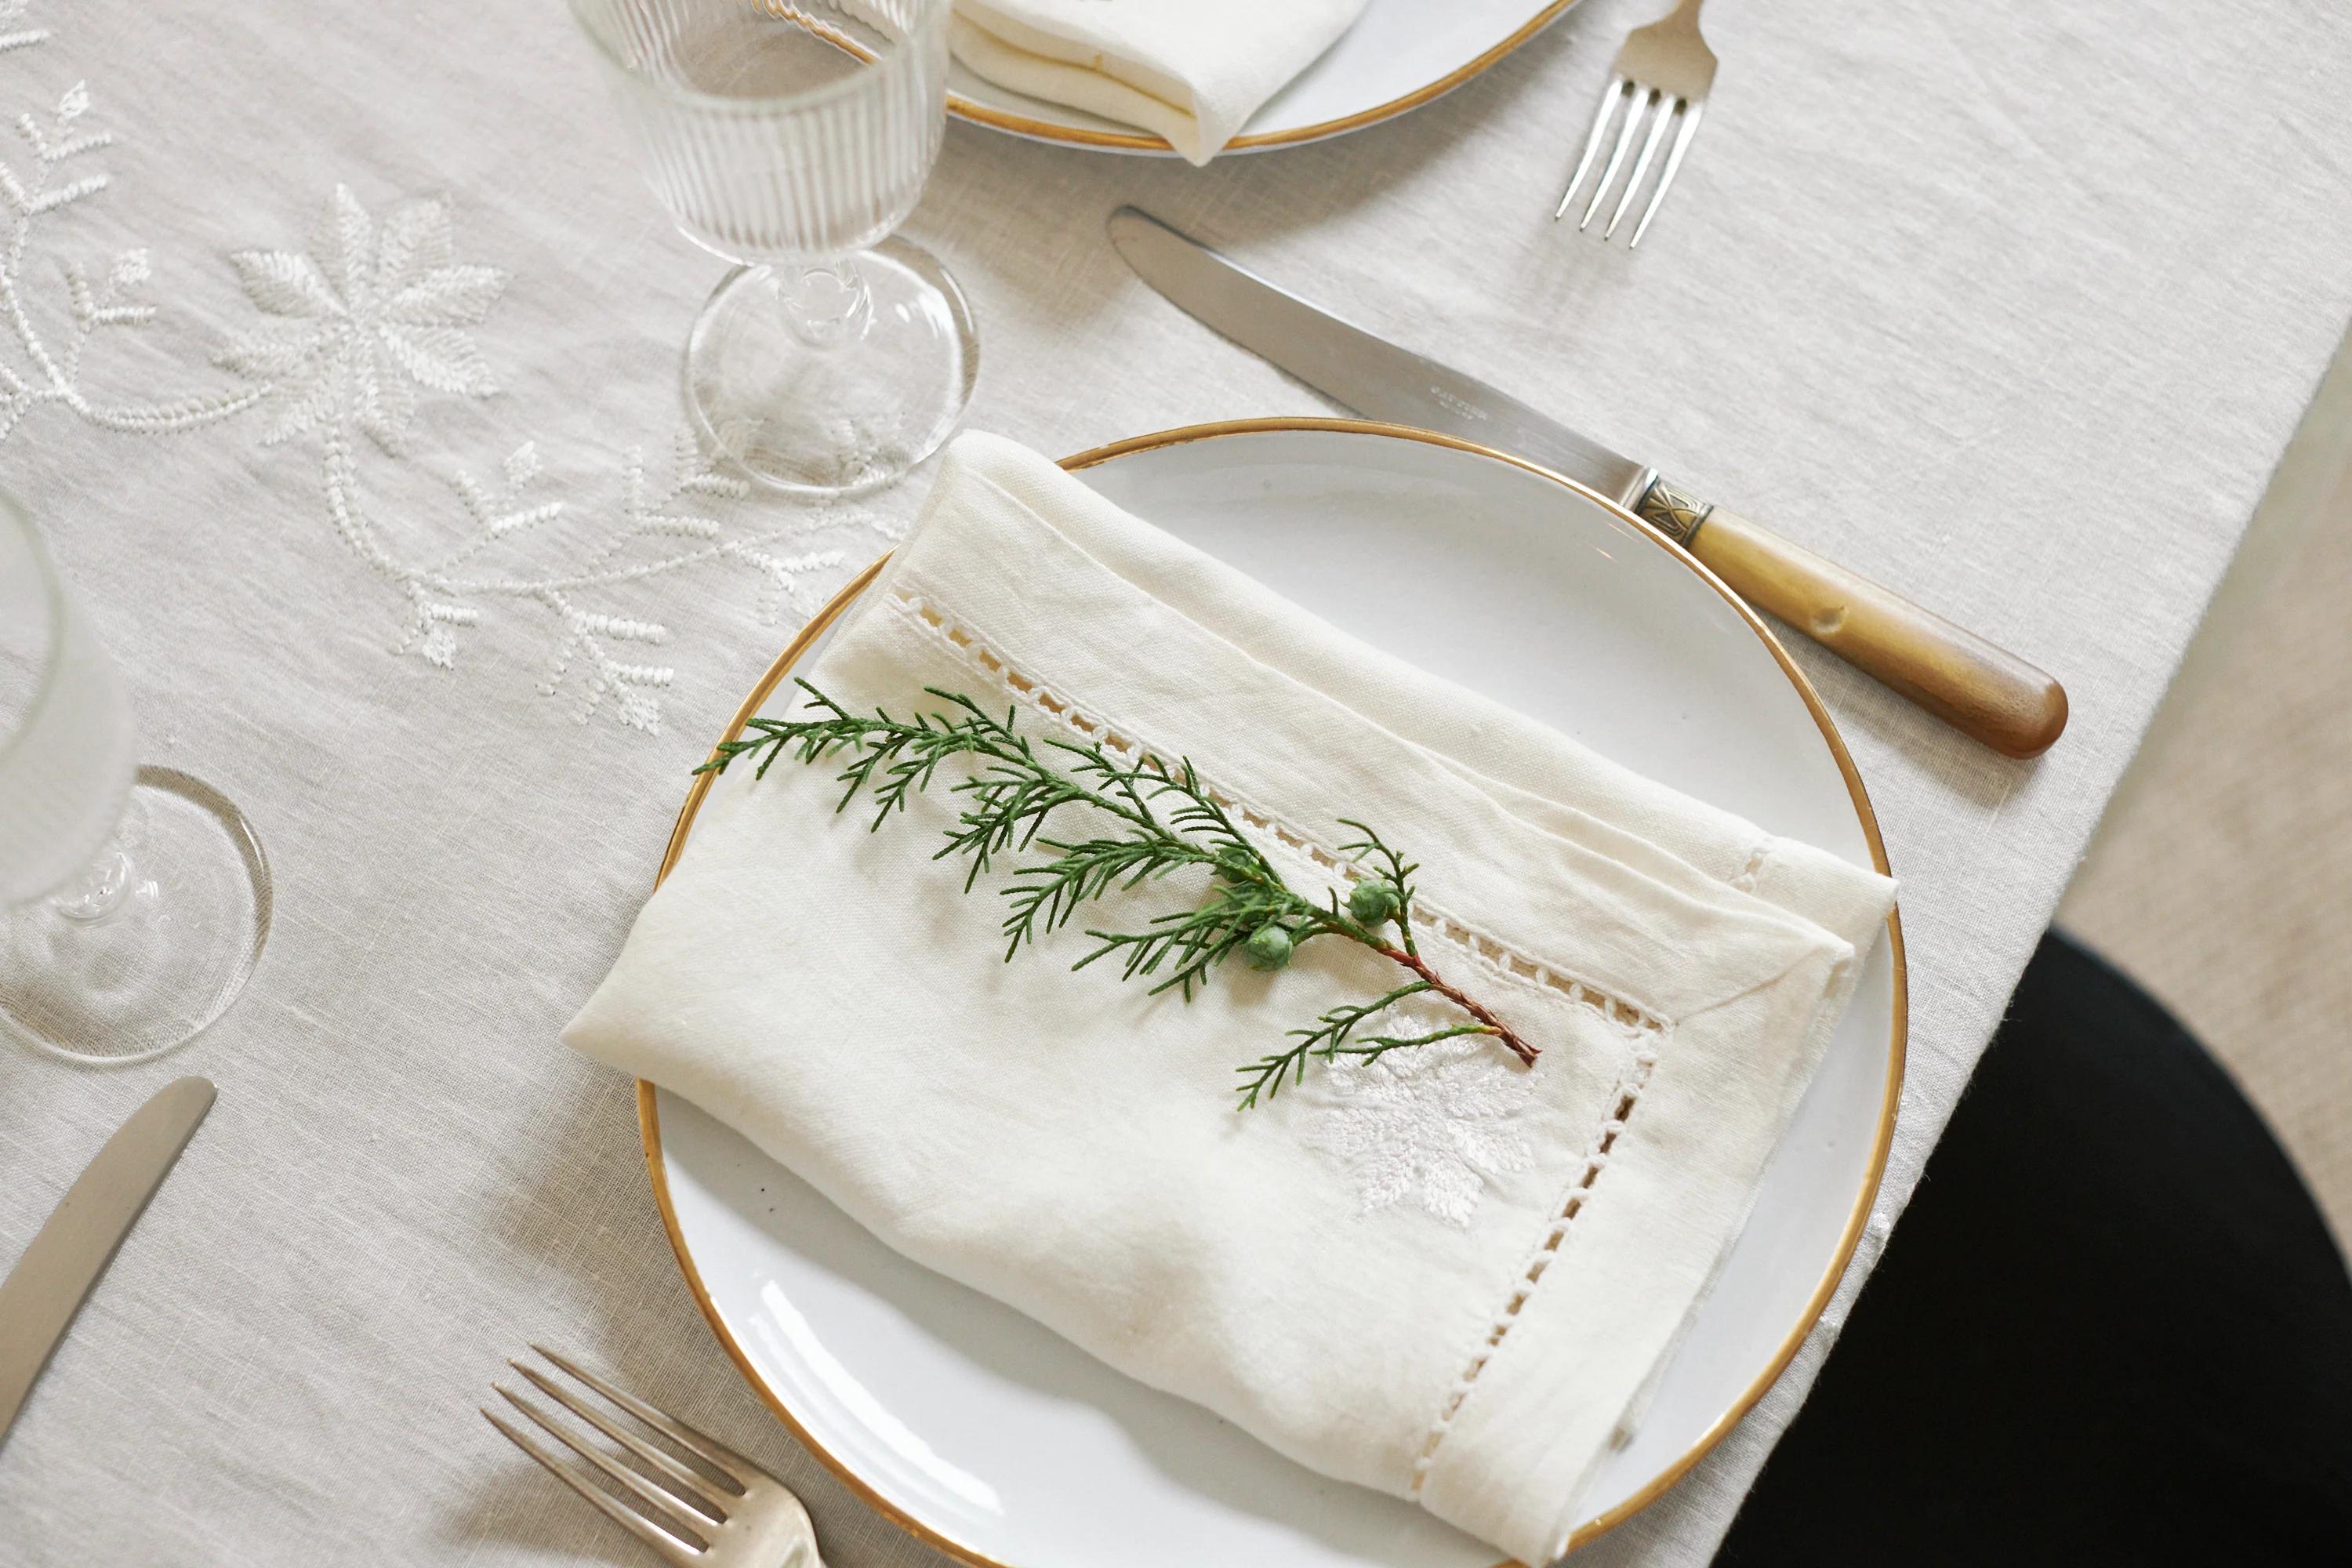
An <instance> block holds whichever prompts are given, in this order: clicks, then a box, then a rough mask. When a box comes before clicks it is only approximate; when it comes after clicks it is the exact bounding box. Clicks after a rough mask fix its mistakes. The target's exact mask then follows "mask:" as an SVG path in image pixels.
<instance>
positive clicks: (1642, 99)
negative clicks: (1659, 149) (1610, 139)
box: [1576, 82, 1658, 230]
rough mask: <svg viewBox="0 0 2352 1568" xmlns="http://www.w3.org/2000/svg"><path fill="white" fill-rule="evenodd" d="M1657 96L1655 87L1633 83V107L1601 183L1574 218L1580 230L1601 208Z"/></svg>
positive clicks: (1602, 174)
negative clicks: (1578, 215) (1604, 197)
mask: <svg viewBox="0 0 2352 1568" xmlns="http://www.w3.org/2000/svg"><path fill="white" fill-rule="evenodd" d="M1657 96H1658V92H1657V89H1654V88H1647V87H1643V85H1642V84H1641V83H1639V82H1635V83H1634V84H1633V108H1632V109H1630V110H1626V112H1625V128H1624V129H1623V130H1622V131H1620V132H1618V133H1617V145H1616V146H1615V147H1614V148H1613V149H1612V150H1611V152H1610V153H1609V166H1608V167H1607V168H1605V169H1603V170H1601V183H1600V184H1597V185H1595V186H1593V187H1592V200H1591V203H1590V204H1588V205H1586V207H1585V209H1584V216H1582V217H1580V218H1579V219H1577V220H1576V226H1577V228H1578V229H1579V230H1582V229H1583V228H1584V226H1586V225H1587V224H1590V223H1591V221H1592V215H1593V214H1594V213H1596V212H1598V211H1600V210H1601V198H1602V197H1603V196H1606V195H1608V194H1609V187H1610V186H1611V185H1612V184H1615V183H1616V181H1617V171H1618V170H1619V169H1621V168H1622V167H1624V165H1625V154H1626V153H1628V152H1629V151H1631V150H1632V148H1633V138H1634V136H1635V134H1636V133H1637V132H1640V130H1641V128H1642V116H1643V114H1644V113H1646V112H1648V110H1649V107H1650V100H1652V99H1654V98H1655V97H1657Z"/></svg>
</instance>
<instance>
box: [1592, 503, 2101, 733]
mask: <svg viewBox="0 0 2352 1568" xmlns="http://www.w3.org/2000/svg"><path fill="white" fill-rule="evenodd" d="M1636 510H1638V511H1639V512H1640V513H1641V515H1642V516H1643V518H1644V519H1646V520H1648V521H1650V522H1652V523H1653V524H1654V525H1656V526H1657V527H1658V528H1659V529H1660V530H1661V531H1664V533H1666V534H1667V535H1668V536H1669V537H1672V538H1674V539H1675V542H1678V543H1680V544H1681V545H1682V546H1683V547H1684V548H1685V549H1686V550H1688V551H1689V552H1691V553H1692V554H1694V555H1696V556H1697V557H1698V558H1699V560H1700V561H1701V562H1702V563H1705V564H1706V566H1707V567H1708V568H1709V569H1710V570H1712V571H1713V572H1714V573H1715V574H1716V575H1717V576H1718V577H1720V578H1722V579H1723V582H1724V585H1725V586H1727V587H1728V588H1729V589H1730V590H1731V591H1732V592H1733V593H1735V594H1738V595H1739V596H1740V597H1741V598H1743V599H1746V600H1747V601H1748V603H1749V604H1751V605H1755V606H1756V607H1757V608H1758V609H1759V610H1763V611H1766V612H1768V613H1769V614H1770V615H1772V616H1777V617H1778V618H1780V620H1783V621H1786V622H1787V623H1788V624H1789V625H1790V626H1794V627H1795V628H1796V629H1797V630H1799V631H1801V632H1802V633H1804V634H1805V635H1806V636H1807V637H1811V638H1812V639H1813V641H1815V642H1817V643H1819V644H1821V645H1822V647H1825V648H1828V649H1829V650H1830V651H1831V652H1832V653H1834V654H1836V655H1837V656H1838V657H1839V658H1843V659H1844V660H1845V661H1846V662H1847V663H1848V664H1851V665H1853V667H1854V668H1857V669H1859V670H1861V671H1862V672H1863V673H1864V674H1865V675H1868V676H1870V677H1872V678H1873V679H1876V680H1878V681H1881V682H1883V683H1884V684H1885V685H1886V686H1888V687H1891V688H1893V689H1895V690H1896V691H1899V692H1901V693H1902V694H1903V695H1904V696H1906V697H1907V698H1909V699H1910V700H1912V701H1914V702H1916V703H1917V704H1918V705H1919V706H1920V707H1922V708H1925V709H1926V710H1927V711H1928V712H1930V713H1933V714H1935V715H1936V716H1937V718H1939V719H1941V720H1943V721H1945V722H1946V723H1948V724H1950V725H1951V726H1952V727H1953V728H1955V729H1957V730H1958V731H1960V732H1961V733H1963V734H1965V735H1968V736H1969V737H1970V738H1972V739H1974V740H1977V741H1980V742H1983V743H1984V744H1986V745H1988V746H1990V747H1991V748H1992V749H1993V750H1994V751H1996V752H2000V753H2001V754H2002V755H2004V756H2011V757H2038V756H2040V755H2041V754H2042V752H2046V751H2048V750H2049V749H2050V747H2051V745H2052V743H2053V742H2055V741H2056V740H2057V739H2058V737H2059V735H2060V734H2061V733H2062V732H2063V731H2064V730H2065V728H2066V689H2065V688H2064V687H2063V686H2061V685H2059V684H2058V682H2057V681H2055V680H2054V679H2051V677H2050V676H2048V675H2047V674H2045V673H2043V672H2042V670H2039V669H2036V668H2034V667H2033V666H2032V665H2030V664H2028V663H2026V662H2025V661H2024V660H2023V659H2021V658H2018V657H2017V656H2016V655H2015V654H2013V653H2010V652H2008V651H2007V650H2006V649H2003V648H2000V647H1994V646H1993V645H1992V644H1991V643H1989V642H1987V641H1985V639H1984V638H1982V637H1978V636H1977V635H1976V634H1975V633H1974V632H1970V631H1966V630H1963V629H1962V628H1960V627H1958V626H1954V625H1953V624H1952V623H1951V622H1949V621H1948V620H1946V619H1944V618H1943V617H1942V616H1938V615H1936V614H1934V613H1932V612H1930V611H1927V610H1924V609H1921V608H1920V607H1919V606H1918V605H1915V604H1913V603H1912V602H1911V601H1910V600H1908V599H1906V598H1904V597H1902V596H1901V595H1897V594H1894V593H1891V592H1889V591H1888V590H1886V589H1885V588H1883V587H1881V586H1879V585H1878V584H1875V583H1873V582H1871V581H1870V580H1869V579H1868V578H1866V577H1861V576H1857V575H1856V574H1853V573H1852V572H1849V571H1847V570H1846V569H1845V568H1844V567H1843V566H1840V565H1839V564H1837V563H1835V562H1833V561H1828V560H1824V559H1823V558H1822V557H1821V556H1819V555H1816V554H1814V553H1813V552H1811V551H1810V550H1807V549H1806V548H1805V547H1804V546H1802V545H1801V544H1796V543H1792V542H1790V541H1788V540H1786V539H1783V538H1781V537H1780V535H1779V534H1777V533H1774V532H1772V531H1770V530H1769V529H1766V528H1762V527H1759V525H1758V524H1756V523H1753V522H1750V521H1748V519H1746V518H1744V517H1741V516H1739V515H1738V513H1737V512H1732V511H1727V510H1724V509H1723V508H1721V507H1717V506H1709V505H1707V504H1706V502H1704V501H1699V500H1694V499H1693V498H1691V497H1690V496H1689V495H1687V494H1686V493H1685V492H1683V491H1682V490H1680V489H1678V488H1676V487H1675V486H1672V485H1670V484H1668V483H1666V482H1665V481H1664V480H1659V481H1657V482H1656V483H1654V484H1652V485H1651V486H1650V487H1649V489H1648V491H1647V493H1645V494H1644V495H1643V497H1642V499H1641V503H1640V504H1639V506H1638V507H1637V508H1636Z"/></svg>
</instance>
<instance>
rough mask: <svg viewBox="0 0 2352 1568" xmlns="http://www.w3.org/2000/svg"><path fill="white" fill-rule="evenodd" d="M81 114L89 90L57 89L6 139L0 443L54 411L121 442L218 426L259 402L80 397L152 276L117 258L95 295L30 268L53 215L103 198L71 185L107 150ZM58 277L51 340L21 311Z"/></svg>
mask: <svg viewBox="0 0 2352 1568" xmlns="http://www.w3.org/2000/svg"><path fill="white" fill-rule="evenodd" d="M25 14H26V7H25V6H24V5H22V4H18V3H13V0H10V3H0V27H7V26H11V25H12V24H14V23H16V22H18V21H20V20H22V19H23V17H24V16H25ZM48 37H49V34H48V30H47V28H40V27H36V28H28V29H21V30H16V31H10V32H0V53H5V52H7V51H9V50H12V49H20V48H29V47H33V46H35V45H37V44H41V43H44V42H46V41H47V39H48ZM90 109H91V99H90V93H89V88H88V87H87V86H86V85H84V84H83V83H80V82H76V83H75V84H74V85H73V86H72V87H70V88H68V89H66V91H65V94H64V95H63V96H62V97H61V98H59V99H58V102H57V107H56V108H55V110H52V111H51V116H50V121H49V124H48V127H47V129H46V130H45V129H43V127H42V124H41V121H40V120H39V118H38V117H37V116H36V115H34V114H29V113H27V114H20V115H18V116H17V117H16V134H17V135H18V136H19V137H20V138H22V140H23V141H24V142H25V144H26V146H27V147H29V148H30V149H31V150H32V153H33V159H32V162H31V163H29V164H26V165H25V166H24V172H23V173H22V174H19V173H18V171H17V169H16V168H13V167H11V166H9V165H8V164H6V163H0V200H5V204H6V214H5V221H0V441H5V440H6V439H7V438H8V437H10V436H11V435H13V434H15V433H16V426H19V425H20V424H22V423H23V422H24V421H25V420H26V418H27V417H29V416H31V415H32V414H33V413H34V412H35V411H36V410H37V409H40V408H44V407H49V406H55V407H59V408H63V409H65V410H66V411H68V413H70V414H72V415H73V416H75V417H77V418H79V419H80V420H81V421H83V422H84V423H85V424H89V425H93V426H98V427H99V428H100V429H104V430H116V431H121V432H124V433H126V434H134V435H146V436H160V435H166V434H170V433H173V432H175V431H181V430H190V429H194V427H195V426H199V425H209V424H212V423H213V422H215V421H216V420H220V419H226V418H227V417H228V416H231V415H233V414H236V412H238V411H239V410H240V409H244V408H247V407H250V406H251V405H253V404H255V403H256V402H257V401H259V399H260V396H261V394H260V392H259V391H258V390H257V389H254V388H250V387H247V388H239V389H234V390H230V391H226V392H222V393H215V394H213V395H209V396H188V395H178V396H164V397H160V398H158V399H157V400H156V401H153V402H144V403H131V404H112V405H110V404H102V403H99V402H96V401H95V400H93V399H92V398H91V397H90V396H89V395H87V394H86V393H84V392H83V390H82V362H83V358H84V356H85V353H86V352H87V351H88V350H89V346H90V343H91V342H92V340H93V339H94V338H95V337H96V336H97V334H98V333H100V331H104V330H106V329H109V328H123V327H138V326H142V325H144V324H145V323H147V322H148V321H152V320H153V319H154V316H155V309H154V307H153V306H152V305H150V304H148V303H146V302H145V301H143V300H138V299H135V298H132V297H131V292H130V291H131V290H132V289H136V288H138V287H139V286H140V285H141V284H142V283H144V282H146V281H147V279H148V277H149V275H150V273H151V272H152V267H151V265H150V263H149V261H148V258H147V253H146V252H145V251H143V250H127V251H124V252H122V253H121V255H119V256H117V257H116V258H115V259H114V262H113V264H112V265H111V266H110V267H109V268H108V269H107V270H106V272H105V274H104V275H103V277H102V278H101V279H100V281H99V282H98V284H97V285H96V286H93V285H92V284H91V282H90V279H89V274H88V273H87V272H86V271H85V270H84V269H83V268H81V267H80V266H79V264H78V263H75V262H72V261H62V262H61V261H58V260H54V259H52V260H49V261H47V262H46V263H43V264H40V265H36V263H37V261H38V258H37V254H36V251H35V247H34V240H35V238H36V237H37V235H40V234H44V233H47V232H48V226H49V222H50V221H51V220H54V219H56V218H57V217H58V215H60V214H66V215H67V216H68V217H69V216H70V213H69V209H71V208H73V207H74V206H76V205H78V204H80V203H82V202H85V201H87V200H89V198H90V197H92V196H96V195H100V193H102V192H104V191H105V190H107V189H108V188H109V187H108V181H107V176H106V175H105V174H104V173H102V172H89V173H85V174H79V175H76V174H71V173H70V170H71V169H72V168H74V167H80V168H84V169H87V168H88V164H87V163H86V162H82V161H83V160H87V159H88V158H89V154H91V153H97V152H100V151H101V150H103V149H105V148H108V147H110V146H112V145H113V144H114V138H113V136H112V135H111V134H110V133H109V132H104V131H87V130H82V129H79V127H80V126H81V125H82V124H83V123H85V122H86V121H87V119H88V117H89V112H90ZM58 276H62V277H63V279H65V287H66V293H67V298H68V302H69V303H70V305H71V307H72V311H71V315H70V317H69V322H68V325H69V330H68V331H65V332H62V333H58V334H54V335H53V334H52V333H50V332H48V331H45V330H44V329H43V328H42V327H41V326H39V325H37V324H36V322H37V320H38V319H39V318H38V312H37V311H36V310H31V309H28V308H27V299H28V297H29V295H30V292H31V289H30V284H31V280H32V279H36V278H44V277H58Z"/></svg>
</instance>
